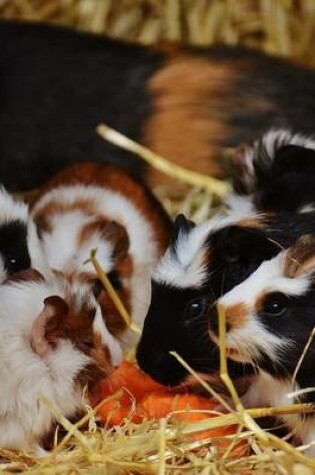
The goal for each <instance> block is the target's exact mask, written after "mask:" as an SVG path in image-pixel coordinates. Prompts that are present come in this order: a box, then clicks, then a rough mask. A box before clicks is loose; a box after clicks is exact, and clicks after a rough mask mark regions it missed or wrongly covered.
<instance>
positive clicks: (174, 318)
mask: <svg viewBox="0 0 315 475" xmlns="http://www.w3.org/2000/svg"><path fill="white" fill-rule="evenodd" d="M196 300H201V301H205V302H207V303H208V304H209V303H210V301H211V297H209V293H208V292H207V288H206V287H205V288H203V289H199V290H197V289H177V288H175V287H172V286H168V285H162V284H159V283H156V282H153V288H152V300H151V305H150V308H149V311H148V314H147V317H146V320H145V323H144V329H143V333H142V337H141V340H140V343H139V346H138V349H137V360H138V364H139V366H140V368H141V369H142V370H143V371H145V372H146V373H148V374H150V376H152V377H153V378H154V379H155V380H157V381H159V382H160V383H162V384H164V385H169V386H176V385H178V384H180V383H181V382H183V381H184V380H185V378H186V377H187V375H188V373H187V371H186V370H185V369H184V368H183V366H182V365H181V364H180V363H178V362H177V360H176V359H175V358H174V357H173V356H171V355H170V354H169V352H170V351H176V352H177V353H178V354H179V355H180V356H181V357H182V358H184V360H185V361H186V362H187V363H188V364H189V365H190V366H191V367H192V368H193V369H195V370H196V371H199V372H202V373H212V372H213V370H214V368H215V369H217V368H218V365H219V353H218V349H217V347H216V345H215V344H214V343H212V342H211V340H210V337H209V335H208V319H207V310H205V312H204V313H203V314H202V315H200V316H199V317H198V318H195V319H191V318H189V317H187V311H186V310H187V305H189V303H190V302H191V301H196ZM229 370H230V374H231V375H232V377H234V378H237V377H242V376H243V375H244V374H245V373H246V374H249V371H250V370H249V368H248V369H247V371H246V370H245V368H244V366H243V365H239V364H237V363H234V362H232V361H230V362H229Z"/></svg>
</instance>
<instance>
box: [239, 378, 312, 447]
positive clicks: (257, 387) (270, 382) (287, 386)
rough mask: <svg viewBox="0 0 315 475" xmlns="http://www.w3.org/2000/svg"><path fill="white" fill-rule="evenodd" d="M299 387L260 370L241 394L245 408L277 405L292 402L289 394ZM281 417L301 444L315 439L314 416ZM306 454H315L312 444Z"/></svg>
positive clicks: (293, 415)
mask: <svg viewBox="0 0 315 475" xmlns="http://www.w3.org/2000/svg"><path fill="white" fill-rule="evenodd" d="M298 389H299V387H298V385H297V384H296V383H292V382H291V381H289V380H284V381H283V380H278V379H276V378H274V377H273V376H270V375H269V374H267V373H266V372H264V371H262V370H260V371H259V374H258V375H257V376H256V377H255V379H254V381H253V382H252V384H251V386H250V387H249V389H248V391H247V392H246V393H245V394H244V395H243V396H242V398H241V399H242V403H243V405H244V407H245V408H247V409H248V408H255V407H265V406H271V407H278V406H289V405H291V404H294V403H295V401H294V398H293V397H292V396H291V394H292V393H293V392H295V391H297V390H298ZM281 419H282V420H283V421H284V422H285V424H286V425H287V427H288V428H289V429H291V430H292V431H293V433H294V435H295V436H296V437H297V438H298V439H300V440H302V443H303V444H308V443H311V442H314V441H315V421H314V417H312V416H311V417H309V418H307V419H304V420H303V419H302V418H301V415H300V414H291V415H283V416H281ZM308 455H312V456H314V455H315V450H314V445H313V446H312V448H311V449H309V450H308Z"/></svg>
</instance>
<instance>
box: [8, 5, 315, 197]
mask: <svg viewBox="0 0 315 475" xmlns="http://www.w3.org/2000/svg"><path fill="white" fill-rule="evenodd" d="M1 3H2V2H1ZM92 3H93V2H92ZM0 44H1V49H0V104H1V109H0V130H1V136H0V157H1V159H0V176H1V180H2V182H3V183H4V184H5V185H6V186H7V187H8V188H9V189H15V190H25V189H30V188H36V187H38V186H40V184H41V183H42V182H43V181H44V180H46V179H48V178H49V176H50V175H51V174H52V173H56V172H57V171H59V170H60V169H61V168H62V167H64V166H66V165H69V164H71V163H75V162H79V161H81V162H82V161H84V160H86V157H89V158H91V159H93V160H96V161H99V162H104V161H108V162H111V163H112V164H113V163H114V164H117V165H120V166H124V167H125V169H126V170H129V172H131V173H137V174H138V175H142V176H146V178H147V180H149V183H150V185H151V186H152V184H154V183H155V184H156V183H161V182H162V180H164V181H165V180H166V179H167V177H166V176H165V175H162V174H161V173H158V172H155V171H154V169H153V168H149V167H146V166H145V164H144V162H143V161H140V160H139V159H138V158H137V157H135V156H134V155H132V154H130V153H128V152H125V151H122V150H121V149H119V148H117V147H113V146H112V145H111V144H109V143H107V142H105V141H104V140H102V139H101V138H100V137H99V136H98V135H97V134H96V132H95V127H96V126H97V125H98V124H99V123H101V122H105V123H107V124H108V125H109V126H111V127H113V128H115V129H117V130H119V131H120V132H121V133H123V134H125V135H126V136H128V137H130V138H132V139H134V140H136V141H138V142H140V143H141V144H143V145H146V146H148V147H149V148H150V149H151V150H153V151H155V152H157V153H160V154H161V155H162V156H164V157H165V158H168V159H170V160H172V161H174V162H175V163H177V164H179V165H182V166H185V167H188V168H192V169H194V170H196V171H199V172H202V173H205V174H211V175H215V176H219V177H224V176H227V174H228V173H229V166H230V163H229V160H227V159H226V157H225V154H224V149H225V148H226V147H228V148H230V147H236V146H238V145H239V144H240V143H244V142H245V143H250V142H251V141H252V140H254V139H255V138H256V137H258V136H259V135H260V134H261V133H263V132H264V131H265V130H266V129H267V128H270V127H277V126H278V127H279V126H282V127H293V128H294V129H296V130H300V131H302V132H304V133H307V134H309V133H312V131H313V127H314V122H315V120H314V119H315V72H314V70H313V69H311V68H307V67H303V66H301V65H297V64H294V63H292V62H290V61H288V60H285V59H283V58H276V57H270V56H268V55H265V54H263V53H260V52H257V51H253V49H246V48H242V47H236V46H234V47H229V46H222V45H221V46H205V47H189V46H187V45H186V46H180V45H175V44H173V45H171V44H168V45H159V46H157V45H154V46H153V47H152V46H151V47H148V46H143V45H140V44H131V43H126V42H123V41H119V40H117V39H111V38H106V37H103V36H100V35H93V34H89V33H87V32H78V31H73V30H71V29H69V28H68V29H67V28H62V27H60V26H59V27H57V26H53V25H44V24H43V23H39V22H36V23H33V24H32V23H31V22H20V21H19V22H14V21H11V22H10V21H1V22H0ZM21 77H23V87H22V88H21V81H20V78H21ZM126 78H127V79H128V80H126ZM171 184H172V186H173V187H174V186H176V183H174V181H172V182H171Z"/></svg>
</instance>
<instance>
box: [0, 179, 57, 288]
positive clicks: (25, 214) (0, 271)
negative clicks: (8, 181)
mask: <svg viewBox="0 0 315 475" xmlns="http://www.w3.org/2000/svg"><path fill="white" fill-rule="evenodd" d="M30 267H33V268H35V269H37V270H39V271H41V272H45V273H46V272H49V270H48V266H47V261H46V259H45V257H44V255H43V252H42V248H41V245H40V243H39V239H38V236H37V231H36V227H35V225H34V223H33V221H32V219H31V218H30V216H29V211H28V207H27V205H26V204H25V203H23V202H21V201H19V200H17V199H14V198H13V197H12V196H11V195H10V194H9V193H8V192H7V191H6V190H5V189H4V188H3V187H0V283H1V282H2V281H3V280H4V279H5V278H6V277H8V276H10V275H11V274H13V273H15V272H19V271H21V270H25V269H28V268H30Z"/></svg>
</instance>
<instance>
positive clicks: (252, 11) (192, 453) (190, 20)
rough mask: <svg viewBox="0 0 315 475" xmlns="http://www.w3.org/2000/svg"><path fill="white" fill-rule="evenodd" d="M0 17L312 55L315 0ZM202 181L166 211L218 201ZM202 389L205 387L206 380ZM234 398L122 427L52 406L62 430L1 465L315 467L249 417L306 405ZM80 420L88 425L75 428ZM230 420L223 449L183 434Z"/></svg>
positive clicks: (26, 10) (265, 470)
mask: <svg viewBox="0 0 315 475" xmlns="http://www.w3.org/2000/svg"><path fill="white" fill-rule="evenodd" d="M0 18H19V19H29V20H35V21H49V22H52V23H58V24H63V25H71V26H73V27H75V28H78V29H82V30H88V31H94V32H97V33H106V34H108V35H110V36H113V37H119V38H124V39H128V40H136V41H139V42H142V43H147V44H149V43H155V42H158V41H160V40H163V39H170V40H175V41H183V42H188V43H193V44H202V45H205V44H211V43H214V42H223V43H227V44H245V45H248V46H255V47H258V48H260V49H263V50H264V51H267V52H269V53H276V54H281V55H286V56H290V57H293V58H295V59H298V60H301V61H303V62H305V63H307V64H311V65H315V57H314V54H313V44H314V39H315V1H314V0H295V1H293V0H238V1H233V0H120V1H117V0H0ZM199 185H200V184H199ZM209 186H210V185H209ZM215 186H217V185H215ZM201 188H204V187H201ZM201 188H200V186H198V187H197V188H196V187H195V188H193V189H192V191H191V193H190V194H189V196H188V197H187V198H186V199H185V200H184V201H183V202H181V203H179V204H178V203H176V204H174V203H172V202H170V201H169V200H168V198H167V196H164V203H165V205H166V207H167V208H168V209H169V210H170V211H171V212H172V213H173V212H177V211H179V210H180V211H184V212H185V213H186V214H188V215H190V216H191V217H193V218H194V219H195V220H196V221H198V222H200V221H202V220H204V219H205V218H206V217H208V216H209V214H211V213H212V212H213V209H214V206H216V205H217V201H216V199H215V195H214V194H213V192H212V191H213V183H212V184H211V186H210V191H209V190H208V191H204V189H202V190H201ZM215 189H216V190H221V191H220V192H219V194H220V193H221V194H222V192H224V190H225V189H226V184H223V183H221V186H220V184H218V188H215ZM200 384H203V385H204V384H205V383H202V382H200ZM205 389H206V390H208V391H210V392H211V388H208V387H206V388H205ZM235 402H236V406H237V410H236V411H235V412H232V413H230V414H227V415H221V416H219V417H216V418H212V419H209V420H208V421H204V422H199V423H185V424H183V423H176V424H174V423H173V422H172V420H171V417H170V418H168V419H162V420H161V421H157V422H146V423H142V424H140V425H134V424H132V423H131V422H130V421H128V420H126V423H125V425H124V426H123V427H119V428H116V429H107V428H101V427H100V426H99V425H98V424H97V418H95V414H94V412H93V411H92V410H91V408H87V415H86V417H85V418H84V419H83V420H82V421H80V422H78V423H77V424H76V425H71V424H70V422H69V421H67V420H65V419H64V418H62V417H60V416H58V415H57V419H58V420H59V423H60V426H61V427H63V428H64V429H65V430H66V431H67V435H66V437H65V438H64V439H63V441H62V443H61V444H60V445H58V446H56V448H55V450H54V451H53V452H52V454H51V456H49V457H47V458H44V459H42V460H35V459H33V458H32V457H30V456H29V455H28V454H16V453H11V452H9V451H4V450H1V449H0V473H21V472H27V473H30V474H44V475H48V474H50V473H51V474H58V473H60V474H65V475H67V474H69V475H70V474H76V473H86V474H91V475H93V474H95V475H100V474H109V475H112V474H113V475H114V474H126V473H132V474H158V475H162V474H164V473H165V474H169V475H180V474H185V473H187V474H200V475H208V474H209V475H210V474H249V473H257V474H278V473H281V474H293V475H310V474H312V473H315V459H311V458H308V457H305V456H304V455H303V452H302V451H301V450H300V448H294V447H292V446H291V445H289V444H288V443H287V442H286V441H285V440H282V439H278V438H277V437H275V436H272V435H270V434H269V433H268V432H267V431H263V430H261V429H260V428H259V426H257V425H256V423H255V418H259V417H262V416H265V415H272V414H281V413H284V412H287V411H301V410H307V411H313V410H314V408H312V407H309V406H308V407H307V408H301V407H284V408H271V409H262V410H260V409H257V410H252V411H247V412H244V410H243V408H242V407H241V406H240V405H239V403H238V401H237V400H236V401H235ZM86 421H88V425H89V429H88V430H86V431H80V426H81V425H83V424H84V423H86ZM231 423H236V424H238V425H239V428H240V430H239V432H238V434H237V437H235V436H233V437H232V436H227V437H226V439H227V440H226V448H225V449H224V450H222V445H220V446H221V449H219V448H218V447H219V445H217V444H216V442H218V441H216V440H211V441H210V440H208V439H204V440H202V441H200V440H199V441H196V440H194V439H192V438H191V435H192V434H195V433H198V432H201V431H204V430H205V429H210V428H213V427H220V426H224V425H229V424H231ZM242 429H243V430H242ZM241 430H242V432H241ZM240 440H246V441H247V442H248V444H249V446H250V447H251V450H250V453H249V454H248V455H247V456H244V455H243V456H241V457H240V458H238V457H237V456H235V452H234V451H233V450H232V449H233V448H235V447H234V446H235V443H236V442H239V441H240ZM221 442H222V441H221Z"/></svg>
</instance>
